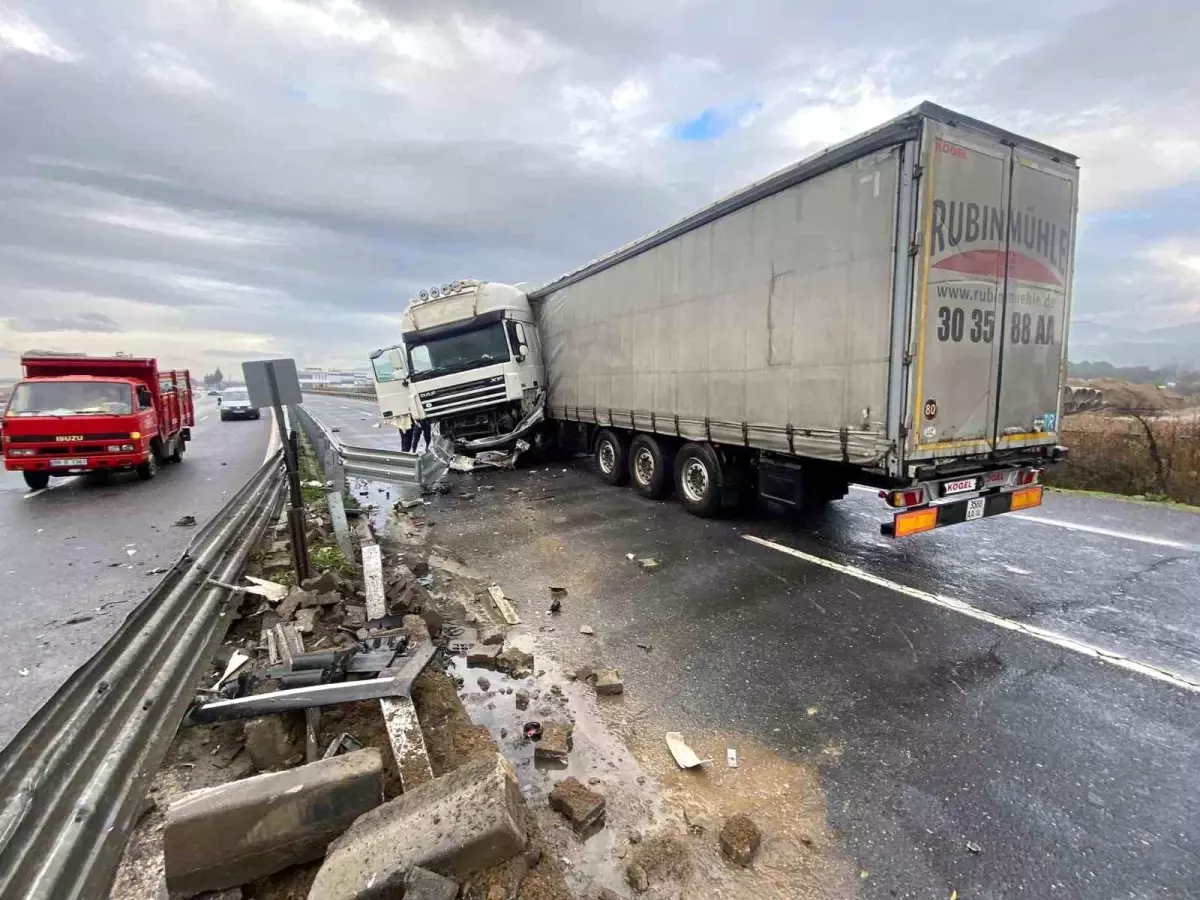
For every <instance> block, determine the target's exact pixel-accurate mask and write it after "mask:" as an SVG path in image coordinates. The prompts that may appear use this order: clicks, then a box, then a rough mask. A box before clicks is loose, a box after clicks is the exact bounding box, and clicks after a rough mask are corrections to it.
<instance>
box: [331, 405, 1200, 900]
mask: <svg viewBox="0 0 1200 900" xmlns="http://www.w3.org/2000/svg"><path fill="white" fill-rule="evenodd" d="M328 402H329V398H321V399H320V401H318V402H316V403H314V404H313V405H312V406H310V408H311V409H312V410H313V411H314V412H315V413H317V414H318V415H319V416H321V417H323V418H325V420H326V421H327V422H328V423H329V424H339V421H338V420H339V419H340V420H341V422H340V423H341V424H343V427H346V426H349V425H351V422H352V420H356V419H357V420H361V418H362V411H361V410H360V409H359V407H356V406H352V405H350V404H352V403H353V401H343V402H341V403H340V404H339V405H340V406H342V407H348V408H345V409H338V408H337V407H333V406H330V407H326V406H325V404H326V403H328ZM361 406H363V407H367V409H368V410H370V409H371V408H372V407H371V406H370V405H369V404H361ZM370 415H371V413H370V412H368V417H370ZM368 427H369V425H368ZM563 469H564V467H563V466H562V465H558V466H554V467H549V468H548V467H538V469H537V470H536V471H533V472H530V471H517V472H513V473H488V474H487V475H486V476H479V477H476V476H466V477H463V478H461V479H459V480H458V481H456V484H458V485H461V486H462V488H463V490H466V491H469V492H474V493H475V495H476V497H475V499H474V500H470V501H464V500H462V499H459V498H458V496H457V494H458V492H457V491H456V492H455V494H452V495H451V496H450V497H446V498H442V497H438V498H435V499H434V500H433V506H432V507H431V508H430V509H429V517H430V518H431V519H432V520H433V521H434V522H435V523H436V525H435V529H436V530H435V532H434V534H435V535H436V536H435V541H436V542H439V543H444V544H446V545H448V546H450V547H451V548H453V549H454V550H456V551H458V552H461V553H462V554H463V555H464V556H465V557H466V558H467V559H468V561H469V562H470V563H471V565H473V566H474V567H475V568H477V569H479V570H481V571H482V572H484V573H486V574H488V575H490V576H491V577H493V578H495V579H497V581H498V582H499V583H500V584H501V585H503V587H504V589H505V592H506V593H507V594H509V595H510V596H511V597H513V598H514V603H515V605H516V607H517V609H518V612H520V613H521V615H522V616H523V617H524V618H525V619H526V621H530V622H534V623H537V622H549V621H550V620H549V619H546V618H542V616H544V609H545V605H546V597H547V593H546V591H547V587H548V586H549V585H550V584H559V585H564V586H566V587H568V588H569V589H570V595H569V601H568V603H567V604H566V608H565V610H564V613H563V614H562V615H561V616H560V617H558V618H557V619H556V620H555V621H554V624H555V628H556V632H555V634H554V637H553V640H554V642H555V645H556V649H557V650H558V651H559V652H560V653H561V654H562V655H563V657H564V659H565V661H566V662H567V664H568V665H569V664H570V663H571V660H572V658H574V659H580V660H594V659H595V658H596V656H597V655H599V656H601V657H602V658H603V659H604V660H605V661H606V663H607V664H609V665H615V666H617V667H619V668H620V669H621V671H622V674H623V676H624V680H625V684H626V695H625V697H626V700H625V702H626V704H628V705H629V708H630V709H634V708H638V709H640V710H641V712H640V714H639V715H640V718H641V720H643V721H649V722H650V723H651V725H650V727H652V728H655V729H662V730H664V731H665V730H669V729H670V728H672V727H675V728H678V729H680V730H682V731H684V732H685V733H686V732H687V730H688V729H689V728H691V729H711V730H716V731H720V732H724V733H729V734H732V735H746V736H749V737H750V738H752V739H754V740H756V741H758V742H761V743H762V744H764V745H766V746H768V747H771V748H773V749H774V750H776V751H777V752H779V753H780V754H782V755H785V756H787V757H788V758H791V759H794V760H795V761H797V762H800V763H802V764H808V765H813V766H817V767H818V768H819V770H820V773H821V784H822V788H823V790H824V791H825V794H826V802H827V805H828V818H829V824H830V825H831V826H832V827H834V828H835V829H836V833H837V834H839V835H840V837H841V846H842V848H843V850H844V852H845V853H846V854H848V855H849V856H850V857H851V858H852V859H853V862H854V865H855V867H856V868H857V869H860V870H862V871H864V872H866V873H867V877H866V878H864V879H863V880H862V885H861V886H862V894H863V896H864V897H872V898H874V897H880V898H885V897H911V898H926V897H935V898H945V897H949V896H950V895H951V892H952V891H957V892H958V896H959V897H960V898H962V900H968V898H988V900H992V898H1011V897H1038V898H1041V897H1053V898H1058V897H1062V898H1079V900H1104V898H1114V900H1115V898H1151V897H1154V898H1160V897H1161V898H1167V897H1170V898H1185V897H1200V816H1197V814H1196V810H1197V809H1198V808H1200V777H1198V776H1197V774H1196V773H1197V772H1200V693H1196V692H1195V691H1193V690H1190V689H1188V688H1186V687H1178V686H1173V685H1172V684H1170V683H1165V682H1163V681H1160V680H1155V679H1154V678H1152V677H1149V676H1148V675H1145V674H1138V673H1135V672H1129V671H1125V670H1122V669H1119V668H1115V667H1113V666H1111V665H1108V664H1104V663H1101V662H1098V661H1096V660H1094V659H1091V658H1088V657H1087V656H1084V655H1082V654H1080V653H1077V652H1073V651H1072V650H1070V649H1064V648H1063V647H1061V646H1056V645H1054V644H1052V643H1048V642H1046V641H1044V640H1039V639H1038V638H1036V637H1034V636H1030V635H1028V634H1024V633H1019V632H1014V631H1012V630H1009V629H1006V628H1003V627H999V626H997V625H995V624H991V623H988V622H982V621H979V620H978V619H976V618H972V617H970V616H968V615H964V614H963V613H962V612H960V611H957V610H953V609H948V608H946V607H945V606H944V605H937V604H936V603H935V602H930V600H929V599H927V597H933V598H935V599H936V598H950V599H951V600H952V601H964V602H966V603H968V604H971V606H972V607H973V608H975V609H979V610H983V611H985V612H987V613H992V614H995V615H998V616H1001V617H1004V618H1005V620H1009V621H1012V622H1018V623H1025V624H1029V625H1034V626H1037V627H1040V628H1043V629H1047V630H1049V631H1050V632H1052V633H1054V634H1056V635H1061V636H1063V637H1065V638H1070V639H1073V640H1076V641H1080V642H1083V643H1084V645H1085V646H1087V647H1090V646H1095V647H1100V648H1103V649H1104V650H1106V651H1110V652H1113V653H1116V654H1120V655H1123V656H1125V657H1128V658H1129V659H1132V660H1135V661H1138V662H1141V663H1146V664H1148V665H1150V666H1154V667H1158V668H1160V669H1163V670H1166V671H1169V672H1172V673H1175V674H1176V675H1177V676H1179V678H1180V679H1181V680H1182V681H1185V682H1191V683H1195V682H1200V655H1198V650H1197V635H1198V632H1200V612H1198V611H1197V610H1196V608H1195V605H1194V598H1195V597H1197V596H1200V548H1198V547H1197V544H1200V517H1198V516H1197V515H1196V514H1194V513H1190V512H1187V511H1181V510H1172V509H1165V508H1160V507H1154V506H1148V505H1144V504H1138V503H1132V502H1125V501H1119V500H1111V499H1106V498H1092V497H1083V496H1074V495H1061V494H1049V495H1047V500H1046V504H1045V506H1043V507H1042V508H1041V509H1039V510H1036V511H1032V512H1031V513H1030V514H1029V515H1028V516H1027V517H1024V518H1021V519H1017V518H1015V517H1014V516H1008V517H1001V518H998V519H989V520H986V521H984V522H980V523H977V524H974V525H963V526H958V527H955V528H950V529H946V530H944V531H940V532H937V533H935V534H929V535H921V536H918V537H914V538H910V539H907V540H904V541H899V542H894V541H889V540H885V539H883V538H882V537H880V536H879V534H878V523H879V522H880V521H882V520H883V519H884V518H885V517H886V514H885V513H884V512H883V510H882V504H881V503H880V502H879V501H878V500H877V498H875V497H874V496H873V495H872V494H871V493H869V492H866V491H854V492H852V493H851V495H850V496H849V497H847V498H846V499H845V500H843V501H840V502H839V503H837V504H834V505H833V506H831V507H830V509H829V510H828V511H826V512H825V513H824V514H822V515H820V516H818V517H814V518H809V519H803V520H801V519H796V518H793V517H787V516H783V515H775V514H768V515H764V516H759V517H755V518H743V519H725V520H718V521H705V520H700V519H696V518H694V517H692V516H689V515H687V514H686V513H685V512H683V511H682V509H680V508H679V507H678V506H677V505H675V504H673V503H670V502H667V503H653V502H650V501H645V500H642V499H641V498H639V497H637V496H636V495H635V494H633V493H632V492H631V491H629V490H627V489H622V488H611V487H608V486H605V485H603V484H601V483H600V482H599V481H598V480H596V479H595V478H594V477H593V476H592V475H591V474H590V473H589V472H588V466H587V464H586V461H580V462H577V463H575V464H572V465H568V466H566V471H564V470H563ZM481 487H490V488H493V489H492V490H480V488H481ZM510 488H513V489H519V490H520V493H516V492H515V490H509V489H510ZM1081 528H1082V529H1090V530H1079V529H1081ZM1097 529H1099V530H1101V531H1107V532H1112V533H1108V534H1105V533H1097V532H1096V530H1097ZM748 534H749V535H754V536H757V537H761V538H764V539H767V540H770V541H772V542H775V543H777V544H778V545H780V546H783V547H789V548H792V549H796V550H799V551H801V552H803V553H807V554H810V555H812V556H814V557H818V558H820V559H821V560H825V561H828V562H831V563H834V564H838V565H843V566H851V567H855V568H856V569H859V570H863V571H866V572H868V573H870V574H871V575H874V576H877V577H878V578H879V579H883V580H884V583H880V582H879V581H868V580H864V579H862V578H860V577H855V575H854V574H852V573H848V572H845V571H834V570H831V569H830V568H828V567H826V566H822V565H819V564H816V563H814V562H811V561H809V560H805V559H798V558H795V557H794V556H791V555H789V554H787V553H785V552H782V551H780V550H776V549H773V548H771V547H767V546H762V545H759V544H755V543H752V542H750V541H747V540H746V539H745V535H748ZM627 553H634V554H635V555H636V556H638V557H643V556H653V557H657V558H659V559H660V560H661V568H660V569H659V570H658V571H656V572H654V573H645V572H641V571H640V570H639V569H638V568H637V566H636V565H635V564H633V563H631V562H629V561H628V560H627V559H626V554H627ZM897 588H914V589H916V591H917V595H916V596H913V595H911V594H909V593H905V592H903V591H902V590H898V589H897ZM923 598H926V599H923ZM584 624H587V625H591V626H592V627H593V628H594V629H595V630H596V636H595V637H593V638H587V637H583V636H581V635H579V634H578V633H577V632H578V628H579V626H580V625H584ZM639 643H641V644H648V645H652V646H653V650H652V651H651V652H649V653H647V652H646V651H644V650H641V649H639V648H638V647H637V644H639ZM968 844H969V845H970V846H968ZM976 850H978V852H976Z"/></svg>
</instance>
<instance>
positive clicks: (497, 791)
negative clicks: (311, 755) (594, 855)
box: [308, 753, 527, 900]
mask: <svg viewBox="0 0 1200 900" xmlns="http://www.w3.org/2000/svg"><path fill="white" fill-rule="evenodd" d="M526 817H527V810H526V809H525V805H524V801H523V798H522V795H521V789H520V787H519V786H518V784H517V776H516V773H515V772H514V771H513V768H512V766H511V765H509V763H508V761H507V760H505V759H504V757H503V756H501V755H500V754H498V753H489V754H488V755H487V756H485V757H483V758H481V759H478V760H475V761H474V762H470V763H467V764H466V765H464V766H461V767H460V768H458V769H455V770H453V771H451V772H448V773H447V774H445V775H443V776H441V777H440V778H436V779H434V780H433V781H429V782H426V783H425V784H421V785H418V786H417V787H415V788H413V789H412V790H411V791H406V792H405V793H403V794H401V795H400V796H399V797H397V798H396V799H395V800H391V801H389V802H387V803H384V804H383V805H382V806H378V807H376V808H375V809H373V810H371V811H370V812H369V813H367V814H366V815H363V816H360V817H359V818H358V819H357V820H355V822H354V823H353V824H352V825H351V826H350V827H349V828H348V829H347V830H346V833H345V834H343V835H342V836H341V837H339V838H338V839H337V840H335V841H334V842H333V843H332V844H331V845H330V846H329V850H328V852H327V854H326V856H325V862H324V863H323V864H322V866H321V869H320V871H319V872H317V876H316V878H315V879H314V881H313V884H312V889H311V891H310V892H309V894H308V897H309V900H351V898H366V897H381V896H387V895H388V894H389V888H398V887H399V886H400V885H401V884H403V882H404V879H405V877H406V875H407V874H408V873H409V871H410V868H411V867H412V866H414V865H415V866H422V867H426V868H430V869H436V870H438V871H439V872H442V873H444V874H446V875H450V876H452V877H455V878H465V877H467V876H469V875H471V874H473V873H475V872H479V871H481V870H483V869H487V868H491V867H492V866H495V865H499V864H500V863H503V862H505V861H506V860H509V859H511V858H512V857H514V856H516V855H517V854H518V853H520V852H521V851H523V850H524V849H525V842H526V837H525V820H526ZM391 893H392V894H394V893H395V891H391Z"/></svg>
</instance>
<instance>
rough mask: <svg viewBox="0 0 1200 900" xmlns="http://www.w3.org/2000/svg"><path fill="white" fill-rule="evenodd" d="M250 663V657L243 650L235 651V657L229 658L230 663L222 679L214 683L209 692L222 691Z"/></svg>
mask: <svg viewBox="0 0 1200 900" xmlns="http://www.w3.org/2000/svg"><path fill="white" fill-rule="evenodd" d="M248 662H250V655H249V654H248V653H243V652H242V651H241V650H235V651H234V653H233V655H232V656H230V657H229V663H228V664H227V665H226V666H225V672H224V674H222V675H221V677H220V678H218V679H217V680H216V681H215V682H213V686H212V687H210V688H209V690H210V691H213V692H216V691H219V690H220V689H221V685H223V684H224V683H225V682H227V681H228V680H229V679H230V678H232V677H233V676H234V675H236V674H237V673H238V672H239V671H240V670H241V668H242V667H243V666H244V665H246V663H248Z"/></svg>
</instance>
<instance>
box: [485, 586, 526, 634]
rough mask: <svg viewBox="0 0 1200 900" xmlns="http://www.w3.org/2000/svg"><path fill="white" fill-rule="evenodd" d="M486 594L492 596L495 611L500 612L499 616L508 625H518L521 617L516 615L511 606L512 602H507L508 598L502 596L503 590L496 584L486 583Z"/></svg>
mask: <svg viewBox="0 0 1200 900" xmlns="http://www.w3.org/2000/svg"><path fill="white" fill-rule="evenodd" d="M488 595H489V596H490V597H491V598H492V603H493V604H494V605H495V607H496V611H497V612H498V613H500V616H501V618H503V619H504V621H505V622H507V623H508V624H509V625H520V624H521V619H520V617H519V616H518V615H517V612H516V610H514V609H513V608H512V604H511V603H509V602H508V598H507V597H505V596H504V591H502V590H500V586H499V585H498V584H492V585H488Z"/></svg>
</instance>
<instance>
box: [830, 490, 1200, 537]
mask: <svg viewBox="0 0 1200 900" xmlns="http://www.w3.org/2000/svg"><path fill="white" fill-rule="evenodd" d="M850 489H851V490H853V491H862V492H864V493H867V494H875V495H876V496H878V495H879V489H878V488H872V487H867V486H865V485H861V484H852V485H850ZM1003 515H1004V517H1005V518H1006V519H1021V520H1023V521H1025V522H1037V523H1038V524H1039V525H1053V526H1054V527H1055V528H1065V529H1067V530H1068V531H1081V532H1084V533H1086V534H1098V535H1101V536H1103V537H1110V538H1117V539H1118V540H1122V541H1136V542H1137V543H1139V544H1153V545H1154V546H1156V547H1168V548H1170V549H1171V550H1187V551H1189V552H1192V553H1197V552H1200V544H1189V543H1187V542H1186V541H1174V540H1171V539H1170V538H1162V537H1155V536H1154V535H1150V534H1138V533H1137V532H1134V531H1117V530H1116V529H1114V528H1100V527H1098V526H1096V525H1081V524H1079V523H1078V522H1067V521H1065V520H1063V519H1048V518H1046V517H1045V516H1036V515H1031V514H1030V513H1019V512H1018V513H1004V514H1003Z"/></svg>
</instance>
